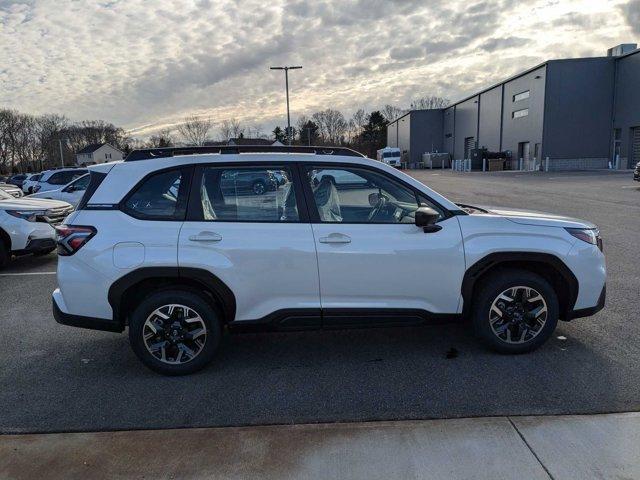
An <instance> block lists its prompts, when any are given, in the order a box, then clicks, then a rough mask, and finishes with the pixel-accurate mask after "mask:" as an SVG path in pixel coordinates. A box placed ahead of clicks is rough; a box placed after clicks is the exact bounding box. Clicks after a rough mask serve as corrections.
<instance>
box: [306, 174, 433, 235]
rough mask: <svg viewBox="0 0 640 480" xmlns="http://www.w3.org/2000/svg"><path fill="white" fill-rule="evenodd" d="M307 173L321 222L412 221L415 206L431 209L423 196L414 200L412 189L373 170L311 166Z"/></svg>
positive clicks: (416, 207)
mask: <svg viewBox="0 0 640 480" xmlns="http://www.w3.org/2000/svg"><path fill="white" fill-rule="evenodd" d="M307 175H308V181H309V183H310V184H311V189H312V191H313V198H314V200H315V204H316V208H317V210H318V214H319V216H320V220H321V221H322V222H330V223H336V222H338V223H414V222H415V211H416V210H417V209H418V207H419V206H429V207H432V208H435V206H434V205H432V204H431V202H429V201H428V200H427V199H426V198H420V203H418V197H416V194H415V193H414V191H413V190H412V189H410V188H409V187H406V186H404V185H403V184H402V183H400V182H399V181H397V180H395V179H393V178H392V177H391V176H388V175H385V174H383V173H379V172H375V171H373V170H366V169H359V168H341V169H335V168H333V169H330V170H329V169H324V168H313V167H312V168H310V169H308V171H307ZM347 179H348V181H346V180H347ZM340 180H343V181H340ZM436 210H437V211H439V209H437V208H436Z"/></svg>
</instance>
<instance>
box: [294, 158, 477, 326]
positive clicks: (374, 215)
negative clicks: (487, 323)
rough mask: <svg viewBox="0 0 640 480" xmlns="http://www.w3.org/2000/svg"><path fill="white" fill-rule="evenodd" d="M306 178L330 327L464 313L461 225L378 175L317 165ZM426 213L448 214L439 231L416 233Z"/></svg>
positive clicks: (408, 189)
mask: <svg viewBox="0 0 640 480" xmlns="http://www.w3.org/2000/svg"><path fill="white" fill-rule="evenodd" d="M301 176H302V178H303V181H304V182H305V183H306V185H305V189H306V192H307V197H308V198H309V203H310V215H311V221H312V224H313V234H314V237H315V242H316V248H317V251H318V270H319V275H320V296H321V303H322V309H323V321H324V323H325V325H330V324H348V323H366V322H369V321H373V320H375V319H380V318H383V317H385V316H386V317H387V318H388V320H389V321H391V322H395V321H397V320H398V318H400V317H401V318H405V319H411V318H416V317H417V316H420V315H424V314H425V313H432V314H450V313H456V312H458V309H459V307H460V285H461V282H462V277H463V275H464V270H465V265H464V253H463V245H462V236H461V233H460V227H459V224H458V220H457V219H456V218H455V217H447V216H446V213H445V211H444V210H443V209H441V208H440V207H438V206H437V205H435V204H434V203H433V202H431V201H430V199H428V198H426V197H425V196H423V195H422V194H419V193H418V192H416V191H414V190H413V189H412V188H411V187H409V186H408V185H405V184H404V183H402V182H401V181H399V180H398V179H396V178H395V177H393V176H392V175H390V174H388V173H386V172H383V171H380V170H378V169H372V168H370V167H368V168H364V167H351V166H344V167H337V166H325V167H323V166H321V165H317V166H311V167H308V168H304V169H303V173H302V175H301ZM420 205H426V206H432V207H434V208H436V209H439V211H440V212H442V219H441V220H440V221H439V223H438V225H440V226H441V227H442V228H441V230H440V231H438V232H435V233H425V232H424V231H423V230H422V229H421V228H419V227H416V225H415V224H414V215H415V211H416V209H417V208H418V207H419V206H420ZM414 314H415V315H414Z"/></svg>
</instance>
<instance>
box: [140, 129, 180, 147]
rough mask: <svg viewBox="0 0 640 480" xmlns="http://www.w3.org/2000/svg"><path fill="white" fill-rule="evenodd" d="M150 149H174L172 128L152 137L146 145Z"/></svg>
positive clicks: (160, 131)
mask: <svg viewBox="0 0 640 480" xmlns="http://www.w3.org/2000/svg"><path fill="white" fill-rule="evenodd" d="M146 145H147V147H148V148H162V147H173V145H174V142H173V131H172V130H171V129H170V128H164V129H162V130H159V131H158V133H156V134H155V135H151V137H149V140H148V141H147V143H146Z"/></svg>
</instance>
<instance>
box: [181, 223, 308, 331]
mask: <svg viewBox="0 0 640 480" xmlns="http://www.w3.org/2000/svg"><path fill="white" fill-rule="evenodd" d="M207 236H208V237H211V240H207V238H206V237H207ZM198 239H200V240H198ZM218 239H219V240H218ZM178 265H179V266H180V267H181V268H183V267H187V268H189V267H193V268H206V269H207V270H209V271H211V272H212V273H213V274H215V275H216V276H217V277H218V278H219V279H220V280H221V281H222V282H224V283H225V284H226V285H227V286H228V287H229V288H230V289H231V290H232V291H233V292H234V293H235V296H236V315H235V319H231V320H236V321H241V320H256V319H260V318H262V317H266V316H267V315H269V314H271V313H273V312H275V311H277V310H283V309H312V308H313V309H319V308H320V293H319V285H318V268H317V262H316V250H315V246H314V243H313V233H312V231H311V225H309V224H308V223H281V224H278V223H235V222H190V221H187V222H185V223H184V225H183V227H182V230H181V232H180V241H179V258H178Z"/></svg>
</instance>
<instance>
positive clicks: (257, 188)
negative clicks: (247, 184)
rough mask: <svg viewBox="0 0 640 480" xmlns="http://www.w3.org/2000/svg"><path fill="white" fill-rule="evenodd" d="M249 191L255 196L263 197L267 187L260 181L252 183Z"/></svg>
mask: <svg viewBox="0 0 640 480" xmlns="http://www.w3.org/2000/svg"><path fill="white" fill-rule="evenodd" d="M251 190H252V191H253V193H255V194H256V195H263V194H264V193H265V192H266V191H267V186H266V185H265V183H264V182H262V181H257V182H253V185H251Z"/></svg>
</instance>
